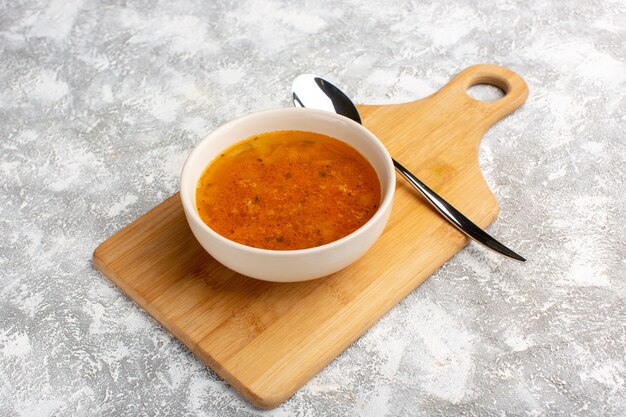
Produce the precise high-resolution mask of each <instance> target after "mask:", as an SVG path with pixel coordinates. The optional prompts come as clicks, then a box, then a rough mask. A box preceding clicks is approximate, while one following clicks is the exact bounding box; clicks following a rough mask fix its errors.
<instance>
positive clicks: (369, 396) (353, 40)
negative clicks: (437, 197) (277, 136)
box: [0, 0, 626, 416]
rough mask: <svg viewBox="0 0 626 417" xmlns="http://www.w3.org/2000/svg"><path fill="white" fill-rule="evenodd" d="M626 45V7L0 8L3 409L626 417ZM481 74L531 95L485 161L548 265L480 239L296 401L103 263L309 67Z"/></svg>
mask: <svg viewBox="0 0 626 417" xmlns="http://www.w3.org/2000/svg"><path fill="white" fill-rule="evenodd" d="M126 3H127V4H126ZM625 53H626V4H625V3H624V2H623V1H614V2H609V1H592V2H590V1H583V0H578V1H570V2H549V1H542V0H538V1H531V2H526V1H518V2H507V1H495V2H476V1H469V2H465V1H447V2H445V3H443V4H442V3H441V2H433V3H416V2H408V1H393V2H384V3H381V4H378V5H377V4H375V3H374V2H346V3H342V4H339V3H337V2H334V1H328V0H320V1H316V2H310V3H308V4H307V5H306V6H305V5H304V4H299V3H298V4H293V5H289V4H287V3H283V2H276V1H260V0H251V1H240V2H239V1H220V2H206V3H205V4H203V3H201V2H199V1H191V0H190V1H163V2H157V1H149V0H146V1H138V2H122V1H102V2H97V1H89V0H85V1H83V0H71V1H64V0H53V1H50V2H44V1H38V2H37V1H19V2H9V1H3V2H0V149H1V150H0V152H1V153H0V236H1V237H2V238H1V240H0V274H1V275H0V404H3V406H2V407H1V408H0V415H37V416H46V415H118V414H129V415H182V414H187V415H190V414H206V415H214V416H227V415H237V416H243V415H257V414H267V415H273V416H291V415H360V416H383V415H388V416H396V415H424V416H425V415H432V414H437V415H459V414H467V415H479V414H480V415H542V414H545V415H558V414H561V415H572V414H575V415H598V416H599V415H602V416H618V415H624V414H626V400H625V389H624V376H625V374H626V372H625V370H626V368H625V366H624V323H625V322H626V308H625V304H624V296H625V288H626V285H625V283H624V277H625V275H626V274H625V272H626V271H625V268H624V265H625V263H624V254H625V248H624V241H625V240H626V239H625V238H626V236H625V226H624V193H625V191H626V187H625V180H624V168H625V164H624V163H625V157H626V150H625V143H626V141H625V139H624V136H625V133H626V118H625V115H626V99H625V91H626V63H625V62H626V59H625ZM482 62H490V63H498V64H501V65H505V66H508V67H510V68H512V69H513V70H515V71H517V72H518V73H519V74H521V75H522V76H523V77H524V78H525V79H526V80H527V82H528V84H529V87H530V97H529V99H528V102H527V103H526V105H525V106H524V107H523V108H522V109H520V110H519V111H518V112H517V113H515V114H514V115H513V116H511V117H508V118H507V119H505V120H504V121H502V122H501V123H499V124H498V125H496V126H495V127H494V128H492V129H491V130H490V131H489V132H488V133H487V135H486V136H485V139H484V141H483V144H482V147H481V151H480V152H481V153H480V161H481V165H482V168H483V171H484V173H485V175H486V178H487V181H488V183H489V184H490V185H491V187H492V189H493V190H494V192H495V194H496V196H497V197H498V200H499V201H500V203H501V207H502V211H501V214H500V217H499V219H498V220H497V221H496V222H495V223H494V224H493V225H492V226H491V228H490V232H492V233H493V234H494V235H495V236H497V237H498V238H501V239H502V241H503V242H506V243H508V244H510V245H511V246H512V247H513V248H515V249H518V250H519V252H520V253H522V254H524V255H526V256H527V257H528V258H529V261H528V262H527V263H526V264H519V263H515V262H511V261H507V260H505V259H503V258H500V257H497V256H495V255H492V254H490V253H486V252H485V251H483V250H482V249H481V248H478V247H476V246H474V245H470V246H469V247H467V248H466V249H464V250H463V251H462V252H460V253H459V254H458V255H457V256H456V257H454V258H453V259H452V260H451V261H450V262H448V263H447V264H446V265H445V266H443V267H442V268H441V269H440V270H439V271H437V272H436V273H435V274H434V275H433V276H432V277H431V278H430V279H429V280H428V281H427V282H426V283H425V284H424V285H422V286H421V287H420V288H419V289H417V290H416V291H414V292H413V293H412V294H411V295H410V296H409V297H407V299H405V300H404V301H403V302H402V303H401V304H400V305H399V306H398V307H397V308H395V309H394V310H393V311H392V312H391V313H389V314H388V315H387V316H386V317H385V318H383V319H382V320H381V321H380V322H379V323H378V324H377V325H376V326H375V327H373V328H372V329H371V330H370V331H369V332H368V333H367V334H366V335H365V336H363V337H362V338H361V339H360V340H358V341H357V342H356V343H355V344H354V345H353V346H351V347H350V348H349V349H348V350H347V351H346V352H345V353H344V354H342V355H341V356H340V357H339V358H338V359H337V360H335V361H334V362H332V363H331V364H330V366H328V368H326V369H325V370H324V371H323V372H321V373H320V374H319V375H318V376H317V377H315V378H314V379H313V380H312V381H311V382H310V383H309V384H308V385H306V386H305V387H304V388H303V389H302V390H301V391H299V392H298V393H297V394H296V395H295V396H294V397H293V398H292V399H290V400H289V401H288V402H286V403H285V404H284V405H283V406H282V407H280V408H278V409H276V410H273V411H271V412H262V411H259V410H255V409H254V408H251V407H250V406H249V405H248V404H246V403H245V402H244V401H243V400H242V399H241V398H239V397H238V396H237V395H236V394H235V393H234V392H233V391H232V390H231V389H230V388H229V387H228V386H227V385H226V384H225V383H223V382H222V381H221V380H220V379H219V378H218V377H217V376H216V375H215V374H214V373H213V372H211V371H210V370H208V369H207V368H206V367H205V366H204V365H203V364H202V363H201V362H200V361H199V360H197V359H196V358H195V357H194V356H193V355H192V354H190V353H189V352H188V351H187V350H186V349H185V348H184V347H183V346H182V345H181V344H180V343H178V342H177V341H176V340H175V339H173V338H172V337H171V336H170V335H169V334H168V333H167V332H166V331H164V330H163V329H162V328H161V327H160V326H159V325H158V324H157V323H155V322H154V321H153V320H152V319H150V318H149V317H148V316H147V315H146V314H145V313H144V312H143V311H142V310H140V309H139V308H137V307H136V306H135V305H134V304H133V303H132V302H130V301H129V300H128V299H127V298H126V297H125V296H123V295H122V294H121V293H120V292H119V291H118V290H117V289H116V288H115V287H114V286H113V285H112V284H110V283H109V282H108V281H107V280H106V279H105V278H103V277H102V276H101V275H100V274H99V273H98V272H96V271H95V270H94V269H93V268H92V266H91V263H90V257H91V252H92V250H93V249H94V248H95V247H96V246H97V244H99V243H100V242H101V241H103V240H104V239H105V238H106V237H108V236H109V235H111V234H112V233H113V232H115V231H116V230H118V229H119V228H121V227H123V226H124V225H126V224H128V223H129V222H130V221H132V220H133V219H135V218H136V217H137V216H139V215H140V214H142V213H144V212H145V211H147V210H148V209H149V208H151V207H153V206H154V205H156V204H157V203H159V202H161V201H162V200H163V199H164V198H165V197H167V196H169V195H170V194H172V193H174V192H175V191H176V190H177V176H178V173H179V170H180V168H181V164H182V162H183V160H184V158H185V156H186V155H187V153H188V152H189V151H190V150H191V148H192V147H193V145H194V143H195V142H197V141H198V140H199V139H200V138H201V137H202V136H203V135H204V134H206V133H207V132H209V131H210V130H211V129H212V128H214V127H216V126H217V125H218V124H220V123H222V122H224V121H226V120H228V119H231V118H233V117H235V116H237V115H240V114H243V113H247V112H250V111H253V110H260V109H263V108H268V107H277V106H289V105H290V103H289V99H288V97H289V87H290V84H291V80H292V79H293V78H294V77H295V76H296V75H298V74H300V73H302V72H316V73H319V74H322V75H326V76H328V77H329V78H330V79H332V80H334V81H336V82H337V83H338V84H339V85H341V86H343V87H344V88H345V90H346V91H348V92H349V93H350V94H351V95H352V96H353V97H354V98H355V99H356V100H357V101H360V102H365V103H372V102H378V103H381V102H382V103H384V102H399V101H404V100H408V99H416V98H420V97H423V96H425V95H427V94H430V93H431V92H433V91H435V90H436V89H438V88H439V87H440V86H441V85H442V84H444V83H445V82H446V81H447V80H448V79H449V77H451V76H452V75H453V74H454V73H456V72H458V71H460V70H461V69H463V68H464V67H466V66H469V65H471V64H475V63H482Z"/></svg>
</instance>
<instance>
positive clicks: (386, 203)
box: [180, 107, 396, 256]
mask: <svg viewBox="0 0 626 417" xmlns="http://www.w3.org/2000/svg"><path fill="white" fill-rule="evenodd" d="M295 112H299V113H301V112H308V113H312V114H317V115H319V116H321V117H328V118H330V119H335V120H338V121H341V122H342V123H347V124H348V125H349V126H351V127H352V128H354V129H356V130H358V131H359V132H360V133H361V134H363V135H365V136H366V137H367V138H368V140H370V141H371V142H372V143H373V145H374V146H375V147H376V148H377V149H378V150H379V151H380V152H381V154H382V155H383V157H384V159H385V168H386V170H387V171H388V173H389V179H388V181H387V184H382V182H381V185H383V186H386V190H385V192H384V194H383V197H382V199H381V203H380V205H379V206H378V209H377V210H376V212H375V213H374V215H373V216H372V217H370V219H369V220H368V221H367V222H365V223H364V224H362V225H361V226H360V227H359V228H358V229H356V230H354V231H353V232H351V233H349V234H347V235H346V236H344V237H342V238H340V239H337V240H334V241H332V242H329V243H326V244H323V245H320V246H314V247H311V248H304V249H287V250H280V249H263V248H256V247H254V246H248V245H244V244H243V243H239V242H235V241H234V240H230V239H228V238H227V237H224V236H222V235H220V234H219V233H217V232H216V231H215V230H213V229H212V228H210V227H209V226H208V225H207V224H206V223H205V222H204V221H203V220H202V219H201V218H200V215H199V214H198V212H197V210H196V207H195V204H194V203H193V202H192V201H190V199H189V198H188V197H187V195H188V191H189V187H192V186H193V187H194V188H195V187H196V184H197V179H196V180H195V182H194V183H193V184H191V183H190V181H191V180H190V181H188V182H185V180H186V179H187V177H188V176H189V175H190V174H189V173H188V171H189V169H190V168H189V167H190V165H191V162H190V161H191V160H192V159H193V157H194V156H195V155H196V154H197V153H199V152H200V148H202V145H203V144H204V143H206V142H208V141H210V140H211V138H212V137H213V136H215V135H216V134H218V133H219V132H220V131H222V130H227V129H230V128H231V126H233V125H235V124H239V123H244V122H246V121H247V120H248V119H251V118H255V117H259V116H263V115H266V114H267V115H270V114H280V113H295ZM318 133H319V132H318ZM334 138H335V139H337V140H340V141H342V142H344V141H343V140H342V139H341V138H337V137H334ZM241 140H242V141H243V140H246V138H244V139H241ZM236 143H238V142H236ZM344 143H345V142H344ZM230 146H232V145H230ZM350 146H352V145H350ZM224 149H225V148H224ZM359 153H360V152H359ZM363 157H365V155H363ZM365 159H366V160H367V161H368V162H369V163H370V165H373V164H372V163H371V162H370V161H369V159H368V158H367V157H365ZM211 162H213V160H211V161H209V162H207V165H206V166H208V164H210V163H211ZM206 166H205V168H204V169H206ZM372 167H373V166H372ZM204 169H203V172H204ZM395 179H396V177H395V170H394V167H393V162H392V159H391V155H390V154H389V151H388V150H387V148H386V147H385V145H383V143H382V142H381V141H380V139H378V138H377V137H376V135H374V134H373V133H372V132H370V131H369V130H368V129H367V128H365V127H364V126H363V125H361V124H359V123H356V122H355V121H354V120H352V119H349V118H347V117H345V116H342V115H339V114H336V113H332V112H328V111H325V110H317V109H310V108H302V107H293V108H288V107H287V108H285V107H280V108H274V109H267V110H261V111H256V112H251V113H247V114H245V115H243V116H240V117H237V118H236V119H233V120H230V121H228V122H226V123H224V124H221V125H220V126H218V127H217V128H215V129H213V130H212V131H211V132H210V133H209V134H207V135H206V136H205V137H204V138H202V139H201V140H200V141H199V142H197V143H196V144H195V145H194V148H193V149H192V151H191V152H190V153H189V156H188V157H187V159H186V160H185V163H184V165H183V168H182V170H181V174H180V198H181V201H182V204H183V208H185V212H186V213H187V216H186V217H187V219H188V220H189V221H190V220H193V221H194V223H195V224H196V225H198V226H199V227H200V228H201V229H202V230H204V231H205V232H207V233H209V234H210V235H211V236H212V237H214V238H216V239H217V240H219V241H221V242H222V243H224V244H226V245H228V246H231V247H233V248H235V249H239V250H245V251H248V252H251V253H255V254H263V255H269V256H295V255H304V254H313V253H318V252H323V251H327V250H332V249H333V248H335V247H337V246H341V245H343V244H345V243H346V242H348V241H351V240H354V239H356V238H358V236H359V235H361V234H363V233H365V231H366V230H367V229H369V228H371V227H373V225H374V224H375V223H376V222H378V221H379V220H380V219H381V217H383V216H384V215H385V213H386V212H387V211H388V209H389V207H390V206H391V204H392V202H393V196H394V192H395ZM379 181H380V178H379ZM189 214H191V218H190V216H189Z"/></svg>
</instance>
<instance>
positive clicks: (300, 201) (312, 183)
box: [196, 130, 381, 250]
mask: <svg viewBox="0 0 626 417" xmlns="http://www.w3.org/2000/svg"><path fill="white" fill-rule="evenodd" d="M380 195H381V190H380V182H379V180H378V177H377V175H376V172H375V171H374V168H372V166H371V165H370V163H369V162H368V161H367V160H366V159H365V157H363V156H362V155H361V154H360V153H359V152H358V151H357V150H356V149H354V148H352V147H351V146H349V145H347V144H346V143H344V142H341V141H339V140H337V139H334V138H331V137H329V136H325V135H321V134H318V133H313V132H304V131H294V130H286V131H278V132H268V133H262V134H259V135H256V136H253V137H251V138H248V139H246V140H244V141H242V142H239V143H237V144H235V145H233V146H232V147H230V148H228V149H227V150H226V151H224V152H222V153H221V154H220V155H219V156H218V157H217V158H216V159H215V160H214V161H213V162H211V164H209V166H208V167H207V168H206V169H205V171H204V173H203V174H202V176H201V177H200V180H199V181H198V186H197V189H196V206H197V208H198V213H199V214H200V217H201V218H202V220H203V221H204V222H205V223H206V224H207V225H208V226H209V227H211V228H212V229H213V230H215V231H216V232H217V233H219V234H220V235H222V236H224V237H226V238H228V239H230V240H233V241H235V242H239V243H242V244H244V245H248V246H253V247H257V248H263V249H277V250H293V249H304V248H311V247H314V246H319V245H323V244H326V243H329V242H332V241H335V240H337V239H340V238H342V237H344V236H346V235H348V234H350V233H352V232H353V231H355V230H356V229H358V228H359V227H361V226H362V225H363V224H365V223H366V222H367V221H368V220H369V219H370V218H371V217H372V216H373V215H374V213H375V212H376V210H377V209H378V205H379V204H380Z"/></svg>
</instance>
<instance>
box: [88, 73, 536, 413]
mask: <svg viewBox="0 0 626 417" xmlns="http://www.w3.org/2000/svg"><path fill="white" fill-rule="evenodd" d="M479 83H488V84H493V85H496V86H498V87H500V88H501V89H502V90H503V91H504V92H505V93H506V95H505V96H504V97H502V98H501V99H499V100H497V101H495V102H482V101H477V100H475V99H473V98H471V97H470V96H469V95H467V93H466V90H467V88H469V87H470V86H472V85H475V84H479ZM527 95H528V89H527V87H526V83H525V82H524V80H523V79H522V78H521V77H519V76H518V75H517V74H515V73H514V72H512V71H510V70H508V69H506V68H502V67H498V66H495V65H476V66H472V67H470V68H467V69H466V70H464V71H462V72H461V73H459V74H458V75H457V76H456V77H454V78H453V79H452V80H451V81H450V82H449V83H448V84H447V85H446V86H444V87H443V88H442V89H441V90H440V91H438V92H437V93H435V94H434V95H432V96H430V97H427V98H424V99H422V100H418V101H414V102H410V103H404V104H397V105H385V106H369V105H362V106H359V111H360V112H361V115H362V118H363V124H364V125H365V126H366V127H367V128H368V129H370V130H371V131H372V132H373V133H374V134H375V135H376V136H378V137H379V138H380V139H381V140H382V142H383V143H384V144H385V145H386V146H387V148H388V149H389V151H390V153H391V154H392V156H394V157H395V158H396V159H398V160H399V161H400V162H401V163H402V164H403V165H405V166H406V167H407V168H408V169H410V170H411V171H413V173H414V174H416V175H417V176H418V177H419V178H420V179H421V180H423V181H424V182H425V183H426V184H428V185H429V186H430V187H431V188H432V189H433V190H435V191H436V192H437V193H439V194H440V195H442V196H443V197H444V198H446V199H447V200H448V201H449V202H450V203H452V204H453V205H454V206H456V207H457V208H458V209H459V210H460V211H461V212H463V213H464V214H465V215H466V216H468V217H469V218H470V219H472V220H473V221H474V222H475V223H476V224H478V225H480V226H481V227H486V226H488V225H489V224H490V223H491V222H492V221H493V220H494V219H495V218H496V216H497V214H498V204H497V202H496V200H495V197H494V196H493V194H492V193H491V191H490V190H489V188H488V186H487V185H486V183H485V181H484V179H483V177H482V174H481V172H480V168H479V166H478V146H479V143H480V140H481V138H482V136H483V134H484V132H485V131H486V130H487V129H488V128H489V127H490V126H491V125H493V124H494V123H495V122H497V121H498V120H500V119H501V118H502V117H504V116H506V115H507V114H509V113H511V112H512V111H514V110H515V109H517V108H518V107H520V106H521V105H522V104H523V103H524V101H525V100H526V97H527ZM466 244H467V239H466V238H465V237H464V235H462V234H461V233H460V232H458V231H457V230H456V229H454V227H452V226H451V225H449V224H448V223H446V222H445V221H444V220H443V219H442V218H441V217H440V216H439V215H438V214H437V213H436V212H435V211H434V209H431V207H430V206H429V205H428V204H427V203H426V202H425V200H424V199H423V198H421V196H419V195H418V194H417V192H416V191H414V190H413V189H412V188H411V187H410V185H408V184H406V183H405V182H404V180H402V179H400V178H399V179H398V180H397V190H396V195H395V199H394V205H393V211H392V214H391V218H390V221H389V224H388V226H387V228H386V230H385V232H384V233H383V235H382V236H381V238H380V239H379V240H378V241H377V242H376V244H375V245H374V246H373V247H372V249H370V250H369V251H368V253H367V254H366V255H365V256H364V257H363V258H362V259H360V260H359V261H358V262H356V263H355V264H353V265H351V266H350V267H348V268H346V269H345V270H343V271H340V272H338V273H336V274H333V275H331V276H328V277H326V278H322V279H318V280H314V281H308V282H300V283H271V282H264V281H259V280H255V279H251V278H247V277H244V276H241V275H239V274H236V273H235V272H233V271H231V270H229V269H227V268H226V267H224V266H222V265H221V264H219V263H218V262H217V261H215V260H214V259H213V258H211V257H210V256H209V255H208V254H207V253H206V252H205V251H204V250H203V249H202V247H201V246H200V245H199V244H198V243H197V241H196V240H195V238H194V237H193V235H192V233H191V231H190V230H189V227H188V226H187V222H186V220H185V216H184V213H183V209H182V205H181V203H180V199H179V196H178V194H176V195H174V196H172V197H170V198H169V199H168V200H166V201H165V202H163V203H162V204H160V205H159V206H157V207H156V208H154V209H152V210H151V211H149V212H148V213H146V214H145V215H143V216H142V217H140V218H139V219H138V220H136V221H135V222H133V223H132V224H130V225H129V226H127V227H125V228H124V229H122V230H121V231H119V232H118V233H117V234H115V235H114V236H112V237H111V238H109V239H108V240H106V241H105V242H104V243H102V244H101V245H100V246H99V247H98V248H97V249H96V251H95V252H94V257H93V262H94V265H95V266H96V267H97V268H98V269H99V270H100V271H102V272H103V273H104V274H105V275H106V276H107V277H109V278H110V279H111V280H112V281H113V282H114V283H115V284H117V285H118V286H119V287H120V288H121V289H122V290H123V291H124V292H125V293H126V294H128V296H129V297H130V298H132V299H133V300H134V301H135V302H137V303H138V304H139V305H140V306H142V307H143V308H144V309H145V310H146V311H148V313H150V315H152V316H153V317H154V318H155V319H156V320H158V321H159V322H160V323H161V324H162V325H163V326H164V327H165V328H167V329H168V330H169V331H170V332H172V334H174V335H175V336H176V337H177V338H178V339H179V340H180V341H181V342H183V343H184V344H185V345H186V346H187V347H188V348H189V349H191V350H192V351H193V352H194V353H195V354H196V355H198V356H199V357H200V358H201V359H202V360H203V361H204V362H205V363H206V364H207V365H208V366H210V367H211V368H212V369H213V370H215V372H217V373H218V374H219V375H220V376H221V377H222V378H224V379H225V380H226V381H227V382H228V383H230V384H231V385H232V386H233V387H234V388H235V389H236V390H237V391H239V392H240V393H241V394H242V395H243V396H244V397H245V398H247V399H248V400H249V401H250V402H252V403H253V404H254V405H256V406H258V407H263V408H271V407H275V406H277V405H279V404H280V403H281V402H283V401H285V400H286V399H287V398H289V397H290V396H291V395H292V394H293V393H294V392H295V391H296V390H298V389H299V388H300V387H301V386H302V385H304V384H305V383H306V382H307V381H308V380H309V379H310V378H311V377H313V376H314V375H315V374H316V373H317V372H319V371H320V370H321V369H322V368H323V367H324V366H325V365H326V364H328V363H329V362H330V361H331V360H333V359H334V358H335V357H336V356H337V355H338V354H339V353H341V352H342V351H343V350H344V349H346V348H347V347H348V346H349V345H350V344H351V343H352V342H354V341H355V340H356V339H357V338H358V337H359V336H360V335H361V334H362V333H363V332H365V331H366V330H367V329H368V328H369V327H370V326H372V324H374V323H375V322H376V321H377V320H378V319H379V318H380V317H381V316H382V315H384V314H385V313H386V312H387V311H389V310H390V309H391V308H392V307H393V306H395V305H396V304H397V303H398V302H399V301H400V300H402V299H403V298H404V297H405V296H406V295H407V294H409V293H410V292H411V291H413V290H414V289H415V288H416V287H417V286H418V285H420V284H421V283H422V282H423V281H424V280H425V279H426V278H427V277H428V276H429V275H430V274H431V273H432V272H433V271H435V270H436V269H437V268H439V267H440V266H441V265H442V264H443V263H444V262H446V261H447V260H448V259H450V258H451V257H452V256H453V255H454V254H455V253H456V252H458V251H459V250H460V249H461V248H462V247H463V246H465V245H466Z"/></svg>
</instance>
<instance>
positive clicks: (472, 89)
mask: <svg viewBox="0 0 626 417" xmlns="http://www.w3.org/2000/svg"><path fill="white" fill-rule="evenodd" d="M467 94H468V95H469V96H470V97H472V98H473V99H476V100H479V101H497V100H500V99H501V98H502V97H504V96H505V95H506V93H505V92H504V90H503V89H501V88H500V87H497V86H495V85H493V84H487V83H477V84H474V85H471V86H469V87H468V88H467Z"/></svg>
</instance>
